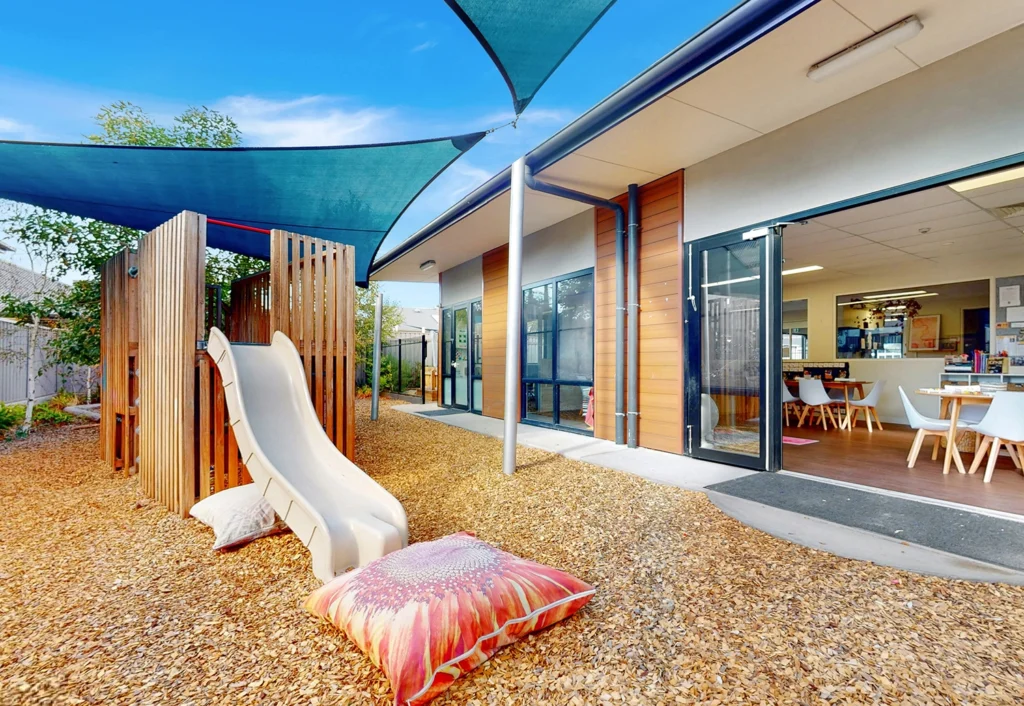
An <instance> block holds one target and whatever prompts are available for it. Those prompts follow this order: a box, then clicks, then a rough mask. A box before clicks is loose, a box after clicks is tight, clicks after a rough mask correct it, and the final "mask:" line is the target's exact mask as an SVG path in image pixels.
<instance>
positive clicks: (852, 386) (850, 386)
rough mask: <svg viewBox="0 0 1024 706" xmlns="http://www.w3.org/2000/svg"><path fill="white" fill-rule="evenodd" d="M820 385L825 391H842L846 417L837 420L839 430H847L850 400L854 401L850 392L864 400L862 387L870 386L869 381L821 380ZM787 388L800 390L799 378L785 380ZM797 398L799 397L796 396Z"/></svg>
mask: <svg viewBox="0 0 1024 706" xmlns="http://www.w3.org/2000/svg"><path fill="white" fill-rule="evenodd" d="M821 384H822V385H823V386H824V388H825V390H826V391H827V390H842V391H843V403H844V404H845V405H846V415H845V416H844V417H843V419H841V420H839V428H840V429H847V428H849V426H850V400H851V399H855V398H851V397H850V391H851V390H856V391H857V394H858V395H860V399H864V386H865V385H870V384H871V382H870V381H869V380H822V381H821ZM786 385H787V386H788V387H792V388H795V389H796V390H797V392H799V390H800V378H795V379H793V380H786ZM797 396H799V395H797Z"/></svg>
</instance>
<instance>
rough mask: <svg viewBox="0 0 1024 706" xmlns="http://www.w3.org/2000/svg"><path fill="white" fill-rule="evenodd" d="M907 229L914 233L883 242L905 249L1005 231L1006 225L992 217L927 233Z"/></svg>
mask: <svg viewBox="0 0 1024 706" xmlns="http://www.w3.org/2000/svg"><path fill="white" fill-rule="evenodd" d="M908 230H914V234H913V235H909V236H906V237H904V238H896V239H894V240H885V241H884V242H885V244H886V245H888V246H890V247H893V248H899V249H905V248H906V247H908V246H913V245H921V244H922V243H938V242H949V241H951V240H962V239H965V238H967V239H970V238H974V237H977V236H982V235H985V234H986V233H994V232H1000V231H1006V230H1007V227H1006V224H1005V223H1003V222H1002V221H997V220H996V219H994V218H993V219H991V220H989V221H986V222H984V223H978V224H976V225H970V226H965V227H963V228H952V229H950V230H938V231H937V230H933V231H930V232H928V233H918V232H916V229H914V228H913V227H911V228H908ZM871 237H872V238H874V237H875V236H873V235H872V236H871Z"/></svg>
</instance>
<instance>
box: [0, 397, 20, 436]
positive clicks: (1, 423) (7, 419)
mask: <svg viewBox="0 0 1024 706" xmlns="http://www.w3.org/2000/svg"><path fill="white" fill-rule="evenodd" d="M24 419H25V408H24V407H23V406H22V405H20V404H12V405H7V404H3V403H2V402H0V433H6V432H9V431H10V430H11V429H14V428H15V427H17V426H18V425H19V424H21V423H22V421H24Z"/></svg>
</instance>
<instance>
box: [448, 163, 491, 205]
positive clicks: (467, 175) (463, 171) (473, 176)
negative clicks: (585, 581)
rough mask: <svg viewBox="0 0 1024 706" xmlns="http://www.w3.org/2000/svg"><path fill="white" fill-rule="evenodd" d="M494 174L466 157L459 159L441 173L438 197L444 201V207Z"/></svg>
mask: <svg viewBox="0 0 1024 706" xmlns="http://www.w3.org/2000/svg"><path fill="white" fill-rule="evenodd" d="M492 176H494V171H492V170H490V169H484V168H483V167H478V166H476V165H474V164H472V163H471V162H469V161H468V160H467V159H465V158H463V159H460V160H459V161H458V162H456V163H455V164H453V165H452V166H450V167H449V168H448V170H447V171H446V172H445V173H444V174H443V176H442V177H441V179H443V180H444V181H443V184H442V188H443V191H442V193H441V194H438V198H439V199H440V200H441V201H442V202H443V203H445V204H446V205H445V208H447V207H448V206H451V205H452V204H454V203H455V202H456V201H458V200H459V199H461V198H462V197H463V196H465V195H466V194H468V193H469V192H471V191H472V190H473V189H475V188H476V187H478V186H480V185H481V184H483V183H484V182H485V181H487V180H488V179H490V178H491V177H492Z"/></svg>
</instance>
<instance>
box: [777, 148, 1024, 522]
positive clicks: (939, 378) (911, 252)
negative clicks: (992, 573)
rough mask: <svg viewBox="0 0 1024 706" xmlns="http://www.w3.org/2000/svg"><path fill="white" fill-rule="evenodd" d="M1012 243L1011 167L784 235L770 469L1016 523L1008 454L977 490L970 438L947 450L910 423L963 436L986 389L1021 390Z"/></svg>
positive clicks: (1023, 315) (1022, 313) (1019, 484)
mask: <svg viewBox="0 0 1024 706" xmlns="http://www.w3.org/2000/svg"><path fill="white" fill-rule="evenodd" d="M1022 231H1024V168H1016V169H1009V170H1004V171H1002V172H997V173H995V174H990V175H986V176H982V177H978V178H972V179H968V180H964V181H961V182H955V183H952V184H949V185H944V186H938V187H934V188H930V189H926V190H923V191H918V192H915V193H911V194H907V195H904V196H900V197H896V198H892V199H889V200H885V201H880V202H875V203H871V204H867V205H862V206H857V207H853V208H849V209H846V210H843V211H838V212H835V213H831V214H828V215H824V216H821V217H818V218H813V219H811V220H809V221H806V222H804V223H801V224H797V225H792V226H788V227H787V228H786V230H785V234H784V236H783V257H784V261H785V263H784V266H783V275H784V276H783V278H782V281H783V299H784V302H785V303H784V305H783V313H782V328H783V340H782V355H783V374H784V377H785V378H786V392H788V393H789V394H790V395H792V396H793V397H794V398H797V399H796V400H790V397H789V396H788V395H786V394H785V393H784V400H785V401H786V403H785V405H784V407H785V409H784V412H785V414H784V417H785V421H784V424H785V426H784V427H783V435H784V438H783V446H782V450H783V458H782V465H783V468H784V469H785V470H787V471H793V472H798V473H806V474H811V475H815V476H823V477H828V478H831V479H834V480H837V481H845V482H851V483H858V484H863V485H870V486H875V487H881V488H886V489H889V490H894V491H899V492H905V493H911V494H915V495H923V496H928V497H932V498H935V499H940V500H945V501H951V502H957V503H963V504H967V505H975V506H982V507H987V508H990V509H994V510H1000V511H1006V512H1013V513H1018V514H1024V475H1022V474H1021V471H1020V470H1018V468H1017V463H1018V461H1017V460H1016V459H1015V458H1014V457H1013V455H1012V454H1010V453H1008V452H1007V451H1005V450H1004V451H1003V452H1002V453H1001V454H1000V455H998V456H997V457H996V462H995V465H994V470H993V473H992V474H991V476H990V482H986V481H985V476H986V475H987V474H986V470H987V465H988V463H987V462H988V458H987V455H985V454H983V458H982V459H981V461H980V463H979V466H980V467H979V468H978V469H977V470H976V472H975V473H973V474H972V473H970V472H969V471H970V469H971V467H972V464H974V461H975V449H976V446H977V444H978V442H979V439H978V438H977V435H976V434H974V433H972V432H970V431H969V430H964V431H961V432H958V433H957V434H956V435H955V437H956V439H957V441H956V444H955V449H953V450H950V451H948V452H947V447H948V443H947V440H948V437H949V434H948V431H940V432H939V433H934V432H929V431H928V430H926V431H925V432H920V431H919V430H920V427H921V424H922V423H921V422H920V419H919V418H918V416H920V417H924V418H930V419H940V420H941V419H947V420H948V419H949V418H950V417H951V416H952V414H953V412H954V409H953V408H955V411H956V413H957V419H958V420H959V424H960V425H963V424H970V423H975V422H977V421H980V419H981V418H982V417H983V416H984V414H985V412H986V411H987V409H988V406H989V403H990V402H991V399H992V398H991V395H990V393H992V392H993V391H996V390H1004V389H1005V390H1011V391H1024V307H1022V304H1024V301H1021V297H1022V296H1024V294H1022V292H1024V286H1021V285H1024V232H1022ZM1017 318H1020V319H1021V320H1020V321H1018V320H1017ZM812 380H813V381H814V382H811V381H812ZM952 385H957V386H960V387H958V388H956V389H952V390H951V389H950V388H949V386H952ZM901 388H902V390H903V392H904V393H905V395H906V400H904V399H903V396H902V395H901V393H900V389H901ZM943 390H945V391H947V392H948V393H949V394H947V395H942V394H939V393H940V391H943ZM822 395H824V399H822V397H821V396H822ZM950 395H955V396H956V401H954V400H953V398H952V397H951V396H950ZM908 405H909V407H908ZM925 426H927V424H925ZM948 426H949V422H946V427H947V428H948ZM869 427H870V428H869ZM919 435H920V436H922V438H921V440H920V443H915V441H916V440H917V437H918V436H919ZM915 447H919V448H917V454H916V459H915V460H914V463H913V468H909V467H908V464H909V457H910V456H911V455H912V452H914V451H915ZM961 464H962V465H963V467H964V469H965V470H966V471H968V472H967V473H960V472H959V465H961ZM944 469H948V472H945V473H944Z"/></svg>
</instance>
